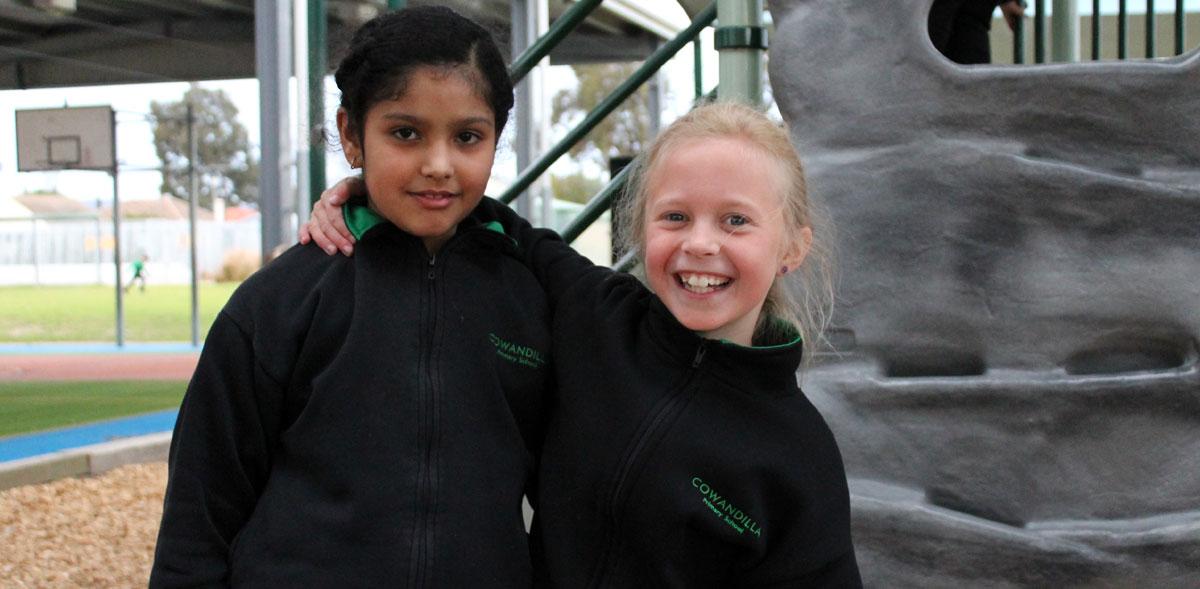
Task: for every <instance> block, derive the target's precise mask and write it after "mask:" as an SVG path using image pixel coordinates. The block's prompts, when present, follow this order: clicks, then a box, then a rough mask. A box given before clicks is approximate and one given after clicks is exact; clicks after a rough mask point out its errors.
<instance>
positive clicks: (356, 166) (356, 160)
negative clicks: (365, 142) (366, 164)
mask: <svg viewBox="0 0 1200 589" xmlns="http://www.w3.org/2000/svg"><path fill="white" fill-rule="evenodd" d="M361 167H362V164H360V163H359V157H358V156H357V155H356V156H354V159H353V160H351V161H350V169H351V170H357V169H359V168H361Z"/></svg>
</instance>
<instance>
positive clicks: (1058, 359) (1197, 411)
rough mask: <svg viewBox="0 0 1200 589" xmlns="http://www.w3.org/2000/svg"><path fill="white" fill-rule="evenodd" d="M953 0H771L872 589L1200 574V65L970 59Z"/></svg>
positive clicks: (1114, 582) (822, 369)
mask: <svg viewBox="0 0 1200 589" xmlns="http://www.w3.org/2000/svg"><path fill="white" fill-rule="evenodd" d="M930 1H931V0H772V2H771V3H770V9H771V13H772V16H773V20H774V23H775V36H774V38H773V39H772V42H771V49H770V53H771V60H770V75H771V84H772V87H773V89H774V96H775V100H776V101H777V103H778V104H779V107H780V110H781V112H782V114H783V116H784V118H785V120H787V121H788V123H789V126H790V130H791V133H792V139H793V142H794V143H795V145H796V146H797V149H798V150H799V152H800V155H801V158H802V159H803V161H804V163H805V166H806V170H807V173H808V179H809V188H810V193H811V195H812V197H813V199H814V201H816V202H818V203H819V204H821V205H822V206H823V207H824V208H825V209H826V210H827V212H828V214H829V216H830V218H831V219H832V220H833V223H834V225H835V226H836V228H837V232H836V240H835V249H836V253H837V261H838V269H839V273H840V280H839V283H838V306H837V309H836V312H835V319H834V327H835V330H834V332H833V338H832V339H833V341H834V342H835V343H836V345H837V347H838V348H839V349H840V353H839V354H838V355H824V357H822V358H821V359H820V361H819V362H818V363H817V365H816V366H815V367H814V368H813V369H811V370H810V371H809V372H808V373H807V374H805V375H804V376H803V381H802V386H803V387H804V389H805V391H806V393H808V395H809V396H810V398H812V399H813V401H814V402H815V403H816V404H817V405H818V406H819V408H820V409H821V410H822V412H823V413H824V414H825V416H826V418H827V420H828V421H829V422H830V426H831V427H832V428H833V430H834V432H835V434H836V435H837V438H838V441H839V444H840V446H841V448H842V452H843V454H844V457H845V460H846V466H847V470H848V473H849V475H850V477H851V489H852V493H853V500H854V531H855V542H856V545H857V549H858V552H859V559H860V564H861V565H862V569H863V574H864V581H866V583H867V585H868V586H879V587H961V586H972V587H1025V586H1056V587H1127V586H1155V587H1196V586H1200V367H1198V363H1197V345H1196V342H1197V339H1198V336H1200V52H1198V51H1197V50H1193V51H1191V52H1190V53H1187V54H1185V55H1183V56H1179V57H1173V58H1165V59H1157V60H1150V61H1146V60H1138V61H1128V62H1102V63H1076V64H1055V65H1029V66H986V65H985V66H969V67H964V66H958V65H955V64H953V63H951V62H949V61H948V60H946V59H944V58H943V57H941V56H940V55H939V54H938V53H937V52H936V51H935V50H934V48H933V46H932V45H931V44H930V43H929V41H928V35H927V30H926V25H925V19H926V15H927V14H928V6H929V4H930ZM1027 29H1030V30H1031V29H1032V27H1031V26H1027ZM819 230H820V228H819V227H818V231H819Z"/></svg>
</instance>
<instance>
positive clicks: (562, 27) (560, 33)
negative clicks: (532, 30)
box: [508, 0, 603, 85]
mask: <svg viewBox="0 0 1200 589" xmlns="http://www.w3.org/2000/svg"><path fill="white" fill-rule="evenodd" d="M602 1H603V0H580V1H579V2H576V3H575V4H574V5H572V6H571V8H569V9H567V11H566V12H564V13H563V14H562V16H560V17H558V20H555V21H554V26H552V27H550V30H548V31H546V34H545V35H542V37H541V38H539V39H538V40H537V41H534V43H533V45H530V46H529V48H528V49H526V50H525V51H524V52H523V53H521V55H519V56H517V58H516V59H514V60H513V62H512V65H509V66H508V75H509V77H511V78H512V81H513V84H514V85H515V84H516V83H517V82H520V81H521V80H522V79H524V78H525V76H526V75H527V74H528V73H529V71H530V70H532V69H533V67H534V66H536V65H537V64H538V62H539V61H541V60H542V58H543V57H546V56H547V55H549V54H550V51H551V50H553V49H554V47H555V46H556V45H558V44H559V43H560V42H562V40H563V39H565V38H566V36H567V35H568V34H570V33H571V31H573V30H575V27H577V26H579V23H582V22H583V21H584V19H586V18H587V17H588V15H589V14H591V13H592V11H593V10H595V9H596V7H598V6H600V3H601V2H602Z"/></svg>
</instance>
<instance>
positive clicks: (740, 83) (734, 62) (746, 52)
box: [713, 0, 767, 106]
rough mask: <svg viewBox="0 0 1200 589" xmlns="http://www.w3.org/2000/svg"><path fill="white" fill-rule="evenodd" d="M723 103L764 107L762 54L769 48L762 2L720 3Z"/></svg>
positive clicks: (725, 0)
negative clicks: (729, 101) (726, 101)
mask: <svg viewBox="0 0 1200 589" xmlns="http://www.w3.org/2000/svg"><path fill="white" fill-rule="evenodd" d="M717 25H718V26H717V30H716V32H715V33H714V34H713V38H714V40H715V45H716V48H717V51H719V52H720V53H719V58H718V63H719V70H720V77H719V82H718V83H719V84H720V95H719V97H720V99H721V100H732V101H739V102H744V103H746V104H752V105H754V106H761V105H762V95H763V92H762V53H763V51H764V50H765V49H766V48H767V30H766V28H765V27H763V3H762V0H717Z"/></svg>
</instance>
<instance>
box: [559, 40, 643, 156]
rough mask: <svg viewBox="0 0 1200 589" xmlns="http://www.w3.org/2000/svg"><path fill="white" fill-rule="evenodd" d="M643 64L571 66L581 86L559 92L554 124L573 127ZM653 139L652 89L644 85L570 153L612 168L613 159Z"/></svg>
mask: <svg viewBox="0 0 1200 589" xmlns="http://www.w3.org/2000/svg"><path fill="white" fill-rule="evenodd" d="M640 65H641V64H639V63H602V64H592V65H573V66H571V69H572V70H574V72H575V77H576V78H577V79H578V81H579V83H578V84H577V85H576V86H575V87H574V88H566V89H564V90H559V91H558V92H557V93H556V94H555V95H554V99H553V104H552V110H551V122H552V123H553V124H555V125H560V124H565V125H572V126H573V125H574V124H576V123H578V122H579V121H580V120H582V119H583V117H584V116H586V115H587V113H589V112H591V111H592V109H594V108H596V106H597V105H598V104H600V101H602V100H604V98H605V97H607V96H608V95H609V94H611V93H612V91H613V90H615V89H616V88H617V86H620V85H621V83H622V82H624V81H625V80H627V79H629V77H630V76H631V75H633V72H634V71H636V70H637V68H638V67H640ZM649 139H650V90H649V88H648V87H647V85H645V84H643V85H642V86H641V87H640V88H638V89H637V91H636V92H634V93H633V94H632V95H631V96H630V97H629V98H627V99H626V100H625V102H623V103H622V104H621V106H619V107H617V109H616V110H614V111H613V112H612V113H611V114H609V115H608V116H607V117H605V118H604V121H603V122H601V123H600V124H599V125H597V126H596V128H595V129H593V130H592V132H591V133H589V134H588V135H587V137H585V138H584V139H583V141H580V142H579V143H577V144H575V146H574V147H572V148H571V151H570V154H571V155H572V156H574V157H576V158H579V157H586V158H589V159H592V160H593V161H595V162H596V163H597V164H599V165H600V166H601V167H602V168H604V169H608V159H609V158H611V157H613V156H617V155H633V154H636V153H638V152H640V151H641V150H642V148H643V147H644V146H646V145H647V144H648V143H649Z"/></svg>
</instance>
